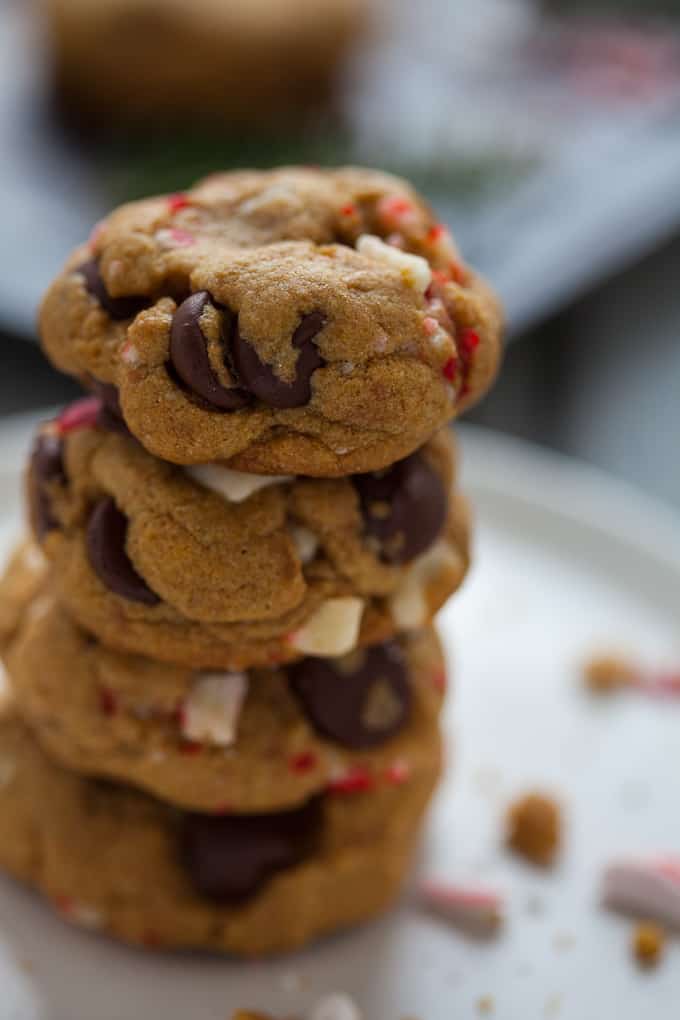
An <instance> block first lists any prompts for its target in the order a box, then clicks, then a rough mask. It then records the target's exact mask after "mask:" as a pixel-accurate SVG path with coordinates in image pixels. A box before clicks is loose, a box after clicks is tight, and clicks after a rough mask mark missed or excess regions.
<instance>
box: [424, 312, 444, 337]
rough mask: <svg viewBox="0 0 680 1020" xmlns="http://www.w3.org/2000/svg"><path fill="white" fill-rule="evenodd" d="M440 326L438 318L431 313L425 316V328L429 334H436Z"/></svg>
mask: <svg viewBox="0 0 680 1020" xmlns="http://www.w3.org/2000/svg"><path fill="white" fill-rule="evenodd" d="M440 328H441V327H440V325H439V323H438V322H437V320H436V319H434V318H433V317H432V316H431V315H426V316H425V318H424V319H423V329H424V330H425V332H426V333H427V335H428V336H434V334H435V333H436V332H437V330H438V329H440Z"/></svg>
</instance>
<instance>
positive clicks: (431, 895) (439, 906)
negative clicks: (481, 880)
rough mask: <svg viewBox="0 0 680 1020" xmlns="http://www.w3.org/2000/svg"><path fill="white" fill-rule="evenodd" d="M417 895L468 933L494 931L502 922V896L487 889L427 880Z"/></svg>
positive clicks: (433, 909)
mask: <svg viewBox="0 0 680 1020" xmlns="http://www.w3.org/2000/svg"><path fill="white" fill-rule="evenodd" d="M420 898H421V900H422V902H423V904H424V905H425V906H426V907H427V908H428V909H430V910H432V911H433V912H435V913H436V914H438V915H439V916H440V917H443V918H445V920H447V921H449V922H450V923H451V924H453V925H456V926H457V927H460V928H462V929H463V930H467V931H470V932H471V933H473V932H474V933H476V934H493V933H494V932H496V931H498V929H499V928H500V926H501V924H502V923H503V915H504V908H505V904H504V900H503V897H502V896H501V895H500V894H499V893H497V892H493V891H491V890H488V889H479V888H468V889H466V888H464V887H463V886H458V885H452V884H451V883H449V882H443V881H439V880H436V879H435V880H427V881H425V882H423V883H422V885H421V886H420Z"/></svg>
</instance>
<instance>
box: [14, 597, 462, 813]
mask: <svg viewBox="0 0 680 1020" xmlns="http://www.w3.org/2000/svg"><path fill="white" fill-rule="evenodd" d="M34 605H35V608H34V609H33V610H31V609H30V608H29V610H28V611H27V613H26V614H25V617H24V621H23V625H22V626H21V628H20V631H19V635H18V637H17V638H15V640H14V641H13V642H12V643H11V645H10V649H9V651H8V652H7V653H6V656H5V662H6V665H7V668H8V671H9V674H10V677H11V686H12V690H13V693H14V696H15V700H16V704H17V708H18V711H19V712H20V713H21V714H22V716H23V717H24V718H25V720H26V721H27V723H28V724H29V725H30V726H31V727H32V729H33V730H34V731H35V733H36V734H37V735H38V737H39V739H40V741H41V743H42V745H43V746H44V747H45V749H46V750H47V751H48V752H49V753H50V754H52V755H53V756H54V757H55V759H56V760H58V761H61V762H62V763H63V765H64V766H66V767H68V768H70V769H73V770H75V771H78V772H82V773H85V774H89V775H99V776H104V777H109V778H111V779H116V780H120V781H124V782H129V783H132V784H133V785H136V786H139V787H142V788H143V789H146V790H148V791H149V792H150V793H153V794H154V795H156V796H158V797H161V798H162V799H164V800H167V801H170V802H173V803H176V804H178V805H180V806H182V807H184V808H188V809H192V810H196V811H211V812H224V811H225V810H227V809H229V810H231V811H237V812H257V811H276V810H282V809H285V808H288V807H292V806H295V805H296V804H299V803H300V802H302V801H304V800H305V799H307V798H308V797H310V796H311V795H312V794H315V793H320V792H323V791H325V790H327V789H329V788H331V789H334V790H339V789H342V788H345V787H348V786H356V787H358V788H361V787H362V786H363V787H364V788H366V789H369V788H379V787H380V786H382V785H388V786H389V785H395V786H399V785H403V784H405V783H407V782H412V781H416V782H417V781H418V776H419V775H421V774H422V773H423V772H429V770H430V769H431V767H432V762H433V754H435V757H436V752H434V751H433V748H432V747H431V746H430V744H429V743H428V740H429V736H430V734H431V731H432V727H433V726H434V725H435V724H436V720H437V718H438V716H439V710H440V707H441V702H442V698H443V692H444V687H445V671H444V662H443V658H442V651H441V648H440V646H439V642H438V640H437V638H436V635H435V633H434V631H425V632H421V633H414V634H412V635H409V636H405V637H403V638H401V639H400V640H399V641H392V642H389V643H388V644H386V645H379V646H375V647H372V648H369V649H362V650H360V651H358V652H354V653H352V655H350V656H345V657H343V658H342V659H339V660H333V659H328V660H319V659H303V660H301V661H300V662H299V663H297V664H295V666H294V667H291V668H290V669H289V670H288V671H284V670H255V671H252V672H251V673H250V674H243V673H239V674H234V673H200V672H195V671H191V670H188V669H183V668H181V667H176V666H170V665H167V664H164V663H159V662H155V661H153V660H151V659H144V658H141V657H140V656H134V655H129V654H125V653H120V652H114V651H111V650H109V649H107V648H105V647H104V646H102V645H100V644H99V643H97V642H93V641H92V640H91V639H90V638H89V637H88V636H87V635H86V634H85V632H84V631H82V630H80V629H79V628H78V627H77V626H76V625H75V624H74V623H73V621H72V620H71V619H70V617H69V616H68V615H67V613H66V612H65V611H64V610H63V609H61V608H60V607H59V606H58V604H57V603H56V602H55V601H54V599H53V598H52V597H51V596H50V595H41V596H39V601H37V602H36V603H34Z"/></svg>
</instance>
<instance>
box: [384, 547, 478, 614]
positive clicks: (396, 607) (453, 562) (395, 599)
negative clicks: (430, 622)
mask: <svg viewBox="0 0 680 1020" xmlns="http://www.w3.org/2000/svg"><path fill="white" fill-rule="evenodd" d="M460 566H461V564H460V560H459V556H458V554H457V553H456V552H455V550H454V549H452V548H451V546H450V545H449V544H448V543H447V542H445V541H444V540H443V539H439V541H437V542H435V544H434V545H433V546H432V548H431V549H428V551H427V552H426V553H423V555H422V556H419V557H418V559H417V560H414V561H413V563H412V564H411V566H410V567H409V569H408V571H407V573H406V575H405V577H404V579H403V580H402V582H401V584H400V585H399V587H398V588H397V590H396V591H394V592H393V593H392V595H391V596H390V599H389V606H390V612H391V613H392V616H393V618H394V621H395V623H396V624H397V626H398V627H400V628H402V629H403V630H413V629H415V628H416V627H422V626H423V624H424V623H425V622H426V620H427V618H428V616H429V607H428V604H427V597H426V588H427V586H428V585H429V584H430V583H431V582H432V581H433V580H434V579H435V578H436V577H437V575H438V574H440V573H441V572H442V571H444V570H456V569H458V568H459V567H460Z"/></svg>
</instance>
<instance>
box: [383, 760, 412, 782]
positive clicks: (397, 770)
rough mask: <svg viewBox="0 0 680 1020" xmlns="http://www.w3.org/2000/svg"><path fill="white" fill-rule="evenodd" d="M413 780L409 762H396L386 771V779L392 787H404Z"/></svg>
mask: <svg viewBox="0 0 680 1020" xmlns="http://www.w3.org/2000/svg"><path fill="white" fill-rule="evenodd" d="M410 778H411V768H410V766H409V764H408V762H405V761H395V762H392V764H391V765H390V766H389V767H388V768H387V769H385V779H386V780H387V782H388V783H390V785H391V786H403V784H404V783H406V782H408V780H409V779H410Z"/></svg>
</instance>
